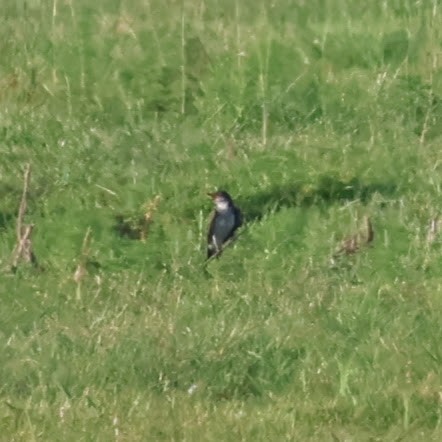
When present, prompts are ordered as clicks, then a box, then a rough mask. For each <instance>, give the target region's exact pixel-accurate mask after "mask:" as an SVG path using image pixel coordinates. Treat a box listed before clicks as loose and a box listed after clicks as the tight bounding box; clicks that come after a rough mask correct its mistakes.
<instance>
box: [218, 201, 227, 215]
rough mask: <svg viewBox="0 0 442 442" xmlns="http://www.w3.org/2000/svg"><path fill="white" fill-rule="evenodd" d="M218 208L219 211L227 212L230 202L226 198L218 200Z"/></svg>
mask: <svg viewBox="0 0 442 442" xmlns="http://www.w3.org/2000/svg"><path fill="white" fill-rule="evenodd" d="M215 204H216V210H217V211H218V212H227V211H228V210H229V202H228V201H225V200H216V201H215Z"/></svg>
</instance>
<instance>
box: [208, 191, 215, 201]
mask: <svg viewBox="0 0 442 442" xmlns="http://www.w3.org/2000/svg"><path fill="white" fill-rule="evenodd" d="M207 196H208V197H209V198H212V199H213V198H215V192H208V193H207Z"/></svg>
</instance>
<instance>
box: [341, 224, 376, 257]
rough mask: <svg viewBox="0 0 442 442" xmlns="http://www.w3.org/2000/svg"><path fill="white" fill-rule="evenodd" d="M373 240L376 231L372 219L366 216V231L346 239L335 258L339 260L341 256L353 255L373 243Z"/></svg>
mask: <svg viewBox="0 0 442 442" xmlns="http://www.w3.org/2000/svg"><path fill="white" fill-rule="evenodd" d="M373 239H374V230H373V226H372V224H371V221H370V218H369V217H368V216H364V230H362V231H360V232H358V233H356V234H354V235H351V236H349V237H347V238H345V239H344V240H343V241H342V242H341V244H340V245H339V247H338V248H337V250H336V252H335V253H334V254H333V258H337V257H338V256H341V255H353V254H354V253H356V252H358V251H359V250H360V249H361V247H363V246H365V245H369V244H370V243H372V242H373Z"/></svg>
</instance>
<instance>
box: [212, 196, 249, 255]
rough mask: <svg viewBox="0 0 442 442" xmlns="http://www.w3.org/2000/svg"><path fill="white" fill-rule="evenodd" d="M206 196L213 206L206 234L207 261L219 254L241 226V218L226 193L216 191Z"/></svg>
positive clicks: (237, 209) (239, 212)
mask: <svg viewBox="0 0 442 442" xmlns="http://www.w3.org/2000/svg"><path fill="white" fill-rule="evenodd" d="M207 195H208V196H209V197H210V198H212V200H213V202H214V204H215V210H214V211H213V213H212V217H211V220H210V224H209V232H208V234H207V259H210V258H212V257H218V256H219V255H220V254H221V252H222V250H223V246H224V245H225V244H226V243H227V241H229V240H231V239H232V238H233V236H234V234H235V231H236V230H237V229H238V228H239V227H241V226H242V224H243V217H242V213H241V210H240V209H239V208H238V207H236V206H235V204H234V202H233V200H232V197H231V196H230V195H229V194H228V193H227V192H226V191H224V190H218V191H216V192H211V193H208V194H207Z"/></svg>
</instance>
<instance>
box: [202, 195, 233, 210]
mask: <svg viewBox="0 0 442 442" xmlns="http://www.w3.org/2000/svg"><path fill="white" fill-rule="evenodd" d="M207 195H208V196H209V197H210V198H212V200H213V202H214V203H215V205H216V207H217V208H218V209H221V210H225V209H227V208H228V207H229V206H231V205H232V204H233V202H232V197H231V196H230V195H229V194H228V193H227V192H226V191H224V190H218V191H217V192H211V193H208V194H207Z"/></svg>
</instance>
